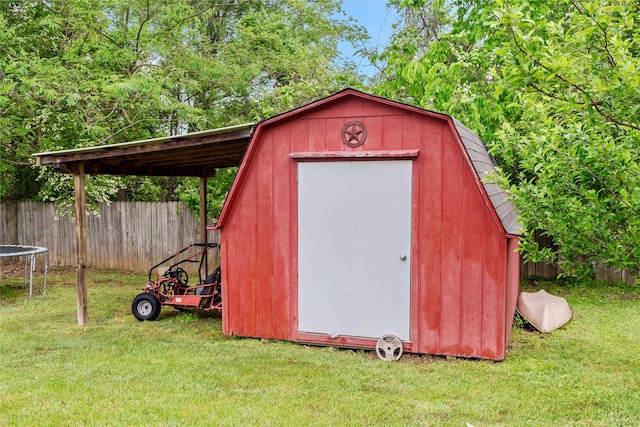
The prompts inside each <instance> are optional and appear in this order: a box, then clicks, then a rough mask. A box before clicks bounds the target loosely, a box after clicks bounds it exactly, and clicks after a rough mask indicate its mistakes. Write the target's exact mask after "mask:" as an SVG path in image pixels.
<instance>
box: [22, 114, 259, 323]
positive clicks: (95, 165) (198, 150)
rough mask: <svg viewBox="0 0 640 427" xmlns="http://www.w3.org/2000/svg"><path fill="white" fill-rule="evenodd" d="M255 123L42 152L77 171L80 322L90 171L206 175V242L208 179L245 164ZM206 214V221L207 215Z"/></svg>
mask: <svg viewBox="0 0 640 427" xmlns="http://www.w3.org/2000/svg"><path fill="white" fill-rule="evenodd" d="M254 127H255V124H254V123H246V124H242V125H237V126H230V127H225V128H219V129H212V130H207V131H202V132H193V133H188V134H184V135H175V136H169V137H163V138H154V139H147V140H142V141H133V142H125V143H121V144H110V145H100V146H94V147H86V148H77V149H72V150H61V151H51V152H43V153H36V154H33V156H34V157H35V158H36V163H37V164H38V165H52V166H53V167H54V168H55V169H56V170H57V171H59V172H61V173H72V174H73V175H74V189H75V196H74V197H75V212H76V253H77V288H78V324H79V325H84V324H86V323H87V284H86V266H85V259H86V248H87V245H86V218H85V211H86V202H85V175H87V174H88V175H116V176H126V175H134V176H186V177H199V178H200V219H201V221H200V236H201V237H200V239H201V241H202V242H206V239H207V231H206V218H207V210H206V206H207V199H206V195H207V178H211V177H214V176H215V174H216V170H217V169H221V168H228V167H234V166H240V163H241V162H242V158H243V156H244V153H245V151H246V149H247V146H248V144H249V141H250V140H251V136H252V134H253V130H254ZM203 218H204V219H205V220H203Z"/></svg>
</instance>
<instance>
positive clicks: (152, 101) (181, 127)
mask: <svg viewBox="0 0 640 427" xmlns="http://www.w3.org/2000/svg"><path fill="white" fill-rule="evenodd" d="M339 13H341V10H340V8H339V1H338V0H320V1H314V2H303V1H299V0H287V1H284V2H275V3H264V2H262V1H235V0H234V1H230V2H222V3H219V4H218V3H213V2H208V1H200V0H195V1H194V0H177V1H175V0H171V1H167V0H161V1H156V2H149V1H146V0H126V1H125V0H107V1H96V0H65V1H58V0H54V1H48V2H30V1H26V0H0V158H1V159H2V162H0V174H2V175H4V176H5V178H4V179H3V181H2V182H0V197H4V198H8V197H11V198H14V197H15V198H20V197H24V195H25V194H29V195H31V194H33V193H34V191H31V192H26V193H22V192H16V191H13V192H12V191H11V189H15V188H17V187H16V182H17V180H18V179H20V177H21V176H24V175H25V174H24V173H23V172H21V171H24V170H26V169H28V168H30V167H31V163H32V160H31V158H30V155H31V154H32V153H35V152H42V151H51V150H58V149H69V148H77V147H85V146H90V145H96V144H98V145H99V144H109V143H117V142H124V141H132V140H140V139H147V138H151V137H156V136H166V135H174V134H178V133H184V132H185V131H197V130H202V129H210V128H216V127H221V126H227V125H232V124H237V123H246V122H252V121H256V120H258V119H261V118H264V117H268V116H270V115H272V114H277V113H280V112H282V111H284V110H287V109H289V108H292V107H293V106H298V105H300V104H302V103H304V102H307V101H308V100H310V99H313V98H316V97H318V96H323V95H327V94H329V93H331V92H333V91H335V90H337V89H339V88H342V87H343V86H344V85H346V84H353V85H357V83H358V82H359V81H361V77H360V76H357V75H356V74H355V73H354V71H353V68H351V67H350V66H349V65H344V66H343V65H341V64H342V63H341V62H337V59H338V56H339V52H338V50H337V45H338V43H339V42H341V41H349V42H351V43H356V41H357V40H358V39H360V38H363V37H366V35H365V34H364V32H363V30H362V29H361V28H359V27H357V26H355V27H354V26H352V25H351V24H352V22H348V21H341V20H339V19H337V18H336V17H335V16H336V14H339ZM40 177H41V180H40V181H39V182H35V181H33V180H32V181H31V184H32V186H33V187H35V188H36V190H37V189H39V187H42V188H43V192H42V195H41V196H42V197H43V198H46V199H47V200H52V199H53V200H65V198H66V197H67V196H68V195H69V194H70V191H71V187H70V186H69V185H68V184H69V182H68V181H67V180H66V179H61V178H59V177H56V176H55V174H51V173H47V172H44V173H41V174H40ZM48 180H53V181H52V182H48ZM177 181H179V182H175V183H173V184H170V183H167V186H166V187H162V186H161V185H162V184H163V182H162V181H161V180H155V179H146V178H141V179H139V180H137V181H136V180H135V179H127V180H125V181H124V184H125V185H127V186H128V185H131V188H129V189H127V191H124V192H120V193H119V194H120V195H123V194H124V195H131V196H132V198H133V199H136V200H139V199H141V198H145V199H158V198H163V199H169V198H176V196H175V195H167V194H166V192H168V191H169V190H171V189H172V188H178V187H180V184H181V183H182V184H184V182H185V181H184V180H180V179H177ZM93 182H94V185H95V187H94V189H95V191H94V192H93V193H92V194H90V195H88V198H89V199H93V198H94V197H95V199H94V200H93V202H97V201H99V200H105V199H113V197H115V194H118V191H117V190H119V189H120V187H119V184H118V185H116V186H113V185H115V184H114V183H115V182H116V181H113V180H112V181H109V180H107V181H104V182H103V181H100V180H98V179H96V180H94V181H93ZM101 183H103V184H105V185H107V187H104V186H103V187H101V185H102V184H101ZM65 184H66V186H65ZM156 185H158V187H159V188H152V187H153V186H156Z"/></svg>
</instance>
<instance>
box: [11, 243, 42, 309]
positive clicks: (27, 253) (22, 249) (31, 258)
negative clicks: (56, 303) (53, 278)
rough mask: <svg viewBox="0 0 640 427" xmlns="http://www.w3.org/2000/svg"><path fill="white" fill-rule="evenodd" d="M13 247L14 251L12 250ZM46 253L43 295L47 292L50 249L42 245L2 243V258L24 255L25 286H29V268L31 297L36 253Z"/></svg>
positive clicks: (30, 294) (30, 295)
mask: <svg viewBox="0 0 640 427" xmlns="http://www.w3.org/2000/svg"><path fill="white" fill-rule="evenodd" d="M11 249H13V251H11ZM41 253H44V284H43V290H42V295H45V294H46V293H47V265H48V261H49V249H47V248H43V247H40V246H24V245H0V258H10V257H16V258H19V257H24V287H25V288H26V287H27V268H29V265H30V268H29V299H31V297H32V295H33V271H34V270H35V269H36V255H37V254H41Z"/></svg>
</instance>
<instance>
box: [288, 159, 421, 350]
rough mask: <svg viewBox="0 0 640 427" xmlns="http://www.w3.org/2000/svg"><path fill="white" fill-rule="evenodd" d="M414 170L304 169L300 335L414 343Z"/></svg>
mask: <svg viewBox="0 0 640 427" xmlns="http://www.w3.org/2000/svg"><path fill="white" fill-rule="evenodd" d="M411 164H412V163H411V161H408V160H385V161H382V160H380V161H341V162H311V163H305V162H301V163H299V164H298V331H299V332H310V333H320V334H328V335H342V336H344V335H346V336H354V337H366V338H379V337H381V336H382V335H385V334H394V335H396V336H398V337H399V338H400V339H401V340H404V341H408V340H410V318H411V314H410V306H411V301H410V296H411V257H410V255H411Z"/></svg>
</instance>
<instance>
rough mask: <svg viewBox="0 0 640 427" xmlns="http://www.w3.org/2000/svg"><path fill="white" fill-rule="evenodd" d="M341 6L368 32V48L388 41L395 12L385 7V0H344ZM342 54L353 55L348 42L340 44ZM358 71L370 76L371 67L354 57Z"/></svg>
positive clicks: (380, 46) (385, 43)
mask: <svg viewBox="0 0 640 427" xmlns="http://www.w3.org/2000/svg"><path fill="white" fill-rule="evenodd" d="M342 8H343V9H344V11H345V13H346V14H347V15H349V16H351V17H352V18H354V19H356V20H357V21H358V23H359V24H360V25H362V26H364V27H365V28H366V29H367V31H368V32H369V37H370V40H369V43H368V46H367V47H368V48H376V47H377V48H382V47H384V46H386V45H387V44H388V43H389V38H390V37H391V25H392V24H393V23H394V22H395V18H396V15H395V13H394V12H393V11H392V10H390V9H387V1H386V0H344V2H343V3H342ZM340 50H341V51H342V52H343V56H351V55H353V48H352V47H351V46H350V45H348V44H341V45H340ZM354 60H356V63H357V64H358V65H359V69H360V71H362V72H364V73H365V74H367V75H369V76H371V75H373V73H374V71H375V70H374V69H373V67H372V66H371V65H370V64H369V63H368V62H366V61H364V60H359V59H357V58H354Z"/></svg>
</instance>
